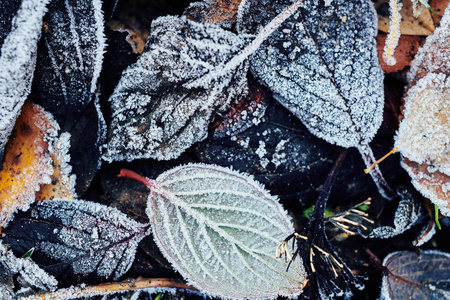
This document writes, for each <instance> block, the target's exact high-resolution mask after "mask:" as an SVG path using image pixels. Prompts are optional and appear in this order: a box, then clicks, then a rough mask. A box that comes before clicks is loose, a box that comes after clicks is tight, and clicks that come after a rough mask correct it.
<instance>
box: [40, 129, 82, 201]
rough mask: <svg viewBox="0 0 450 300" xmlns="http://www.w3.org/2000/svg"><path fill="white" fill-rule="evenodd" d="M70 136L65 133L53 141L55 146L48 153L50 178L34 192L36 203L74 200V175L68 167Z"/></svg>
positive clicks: (75, 195) (70, 167)
mask: <svg viewBox="0 0 450 300" xmlns="http://www.w3.org/2000/svg"><path fill="white" fill-rule="evenodd" d="M69 148H70V134H68V133H67V132H65V133H63V134H61V135H60V137H59V138H58V139H57V140H56V141H55V145H54V146H53V149H52V150H51V152H50V158H51V159H52V166H53V174H52V175H51V176H50V180H51V181H50V183H47V184H42V185H41V187H40V189H39V191H38V192H36V194H35V197H36V201H43V200H53V199H75V198H76V197H77V194H76V192H75V180H76V175H74V174H71V173H72V166H70V164H69V162H70V155H69V153H68V152H69Z"/></svg>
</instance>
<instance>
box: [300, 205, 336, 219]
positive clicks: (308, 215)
mask: <svg viewBox="0 0 450 300" xmlns="http://www.w3.org/2000/svg"><path fill="white" fill-rule="evenodd" d="M315 207H316V206H315V205H311V206H310V207H308V208H307V209H304V210H303V215H304V216H305V218H307V219H308V220H309V219H311V214H312V212H313V211H314V208H315ZM323 215H324V217H325V218H329V217H332V216H334V215H335V213H334V211H332V210H331V209H329V208H325V213H324V214H323Z"/></svg>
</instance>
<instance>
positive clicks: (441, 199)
mask: <svg viewBox="0 0 450 300" xmlns="http://www.w3.org/2000/svg"><path fill="white" fill-rule="evenodd" d="M402 167H403V168H405V169H406V171H408V174H409V176H411V181H412V183H413V184H414V187H415V188H416V189H417V190H419V191H420V192H422V194H423V195H424V196H425V197H427V198H429V199H435V200H433V202H434V203H436V204H437V205H439V208H440V210H441V212H443V213H444V214H445V215H447V216H448V215H449V214H448V212H449V211H450V176H449V175H447V174H445V173H442V172H440V171H432V168H431V166H430V165H428V164H426V163H423V164H419V163H417V162H415V161H411V160H409V159H408V158H407V157H403V161H402ZM436 199H438V200H436ZM445 212H447V213H445Z"/></svg>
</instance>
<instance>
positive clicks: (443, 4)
mask: <svg viewBox="0 0 450 300" xmlns="http://www.w3.org/2000/svg"><path fill="white" fill-rule="evenodd" d="M428 4H430V6H431V7H432V8H433V10H434V11H435V12H436V13H437V14H438V15H439V16H440V18H438V17H436V16H435V15H434V14H431V17H432V18H433V21H434V26H436V27H438V25H439V23H440V22H441V18H442V16H443V15H444V11H445V9H446V8H447V7H448V6H449V5H450V0H429V1H428Z"/></svg>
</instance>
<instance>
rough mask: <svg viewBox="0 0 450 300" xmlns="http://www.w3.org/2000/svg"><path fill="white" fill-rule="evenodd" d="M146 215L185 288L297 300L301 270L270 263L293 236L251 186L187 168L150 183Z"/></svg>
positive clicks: (207, 169) (270, 200) (277, 209)
mask: <svg viewBox="0 0 450 300" xmlns="http://www.w3.org/2000/svg"><path fill="white" fill-rule="evenodd" d="M143 182H145V183H146V184H147V186H149V188H150V189H151V193H150V195H149V198H148V207H147V213H148V215H149V218H150V222H151V224H152V232H153V235H154V238H155V240H156V242H157V244H158V245H159V247H160V249H161V251H162V252H163V254H164V255H165V256H166V258H167V259H168V260H169V261H170V262H171V263H172V265H173V266H174V268H175V269H176V270H178V271H179V272H180V273H181V274H182V275H183V276H184V277H185V278H186V279H187V281H188V282H189V283H191V284H192V285H194V286H195V287H197V288H199V289H200V290H201V291H203V292H205V293H207V294H209V295H215V296H220V297H225V298H239V299H242V298H258V299H260V298H263V299H269V298H270V299H274V298H276V297H277V295H284V296H289V297H294V296H296V295H299V294H300V293H301V291H302V287H303V286H304V284H305V283H306V275H305V272H304V270H303V265H302V263H301V260H300V261H297V262H296V263H295V265H292V267H291V268H290V269H289V271H288V272H286V264H285V263H283V261H282V260H277V259H276V258H275V249H276V248H277V245H278V244H279V242H280V241H282V240H283V239H284V238H285V236H286V235H289V234H291V233H292V232H293V230H294V228H293V225H292V221H291V220H290V218H289V217H288V216H287V215H286V212H285V211H284V210H283V208H282V207H281V205H280V204H279V203H278V200H277V199H276V198H274V197H272V196H271V195H270V194H269V193H268V192H267V191H266V190H264V189H263V188H262V187H261V185H260V184H258V183H257V182H255V181H254V180H253V179H252V178H250V177H248V176H245V175H242V174H240V173H238V172H236V171H232V170H230V169H227V168H222V167H218V166H214V165H202V164H190V165H186V166H181V167H177V168H174V169H171V170H169V171H167V172H165V173H163V174H161V175H160V176H158V178H157V179H156V180H154V181H153V180H150V179H146V178H144V180H143Z"/></svg>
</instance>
